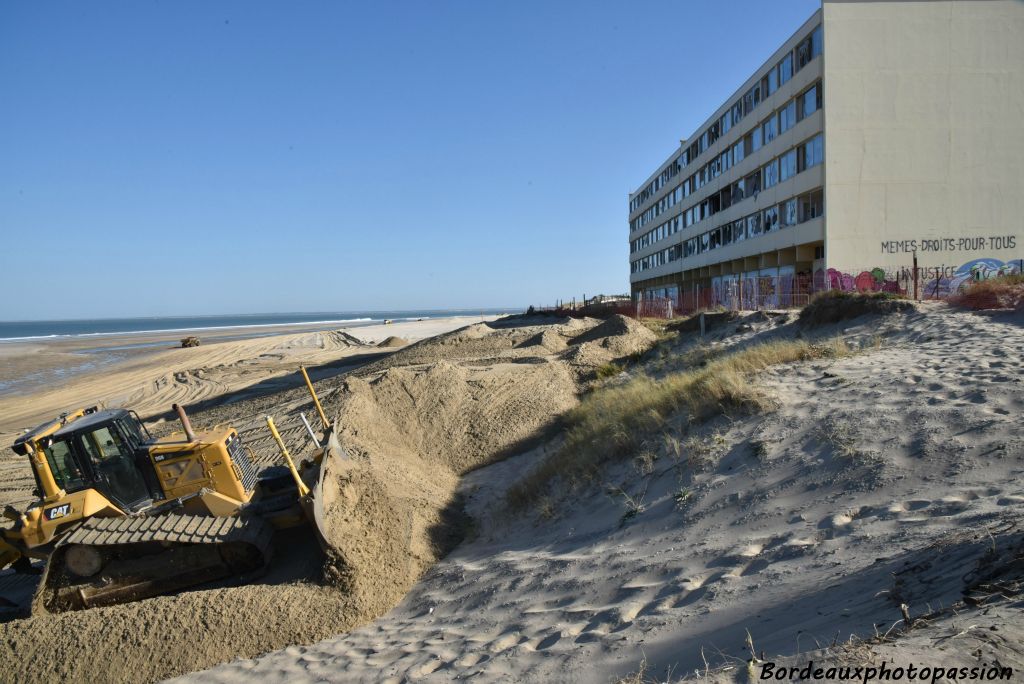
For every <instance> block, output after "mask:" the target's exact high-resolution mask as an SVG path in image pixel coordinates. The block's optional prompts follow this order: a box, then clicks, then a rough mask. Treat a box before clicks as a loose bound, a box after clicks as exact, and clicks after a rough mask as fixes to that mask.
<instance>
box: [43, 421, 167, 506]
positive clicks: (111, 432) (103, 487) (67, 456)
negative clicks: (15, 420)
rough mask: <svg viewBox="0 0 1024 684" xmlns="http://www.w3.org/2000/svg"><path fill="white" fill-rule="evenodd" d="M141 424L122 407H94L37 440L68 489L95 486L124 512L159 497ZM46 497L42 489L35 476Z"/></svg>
mask: <svg viewBox="0 0 1024 684" xmlns="http://www.w3.org/2000/svg"><path fill="white" fill-rule="evenodd" d="M144 430H145V428H144V427H143V426H142V424H141V422H140V421H139V420H138V418H137V417H135V416H134V415H132V414H131V413H129V412H128V411H126V410H124V409H114V410H107V411H97V412H94V413H91V414H88V415H85V416H83V417H81V418H79V419H77V420H74V421H72V422H70V423H68V424H67V425H65V426H64V427H62V428H60V429H59V430H57V431H56V432H54V433H53V434H52V435H50V436H48V437H45V438H43V439H42V440H41V441H40V447H41V448H42V450H43V453H44V454H45V457H46V465H47V466H48V467H49V469H50V472H51V474H52V475H53V480H54V482H55V483H56V485H57V487H58V488H59V489H63V490H64V491H65V492H67V493H69V494H70V493H72V492H76V491H80V490H83V489H95V490H97V491H99V492H100V493H101V494H103V495H104V496H106V497H107V498H108V499H109V500H110V501H111V502H113V503H115V504H116V505H117V506H118V507H119V508H121V509H122V510H124V511H136V510H139V509H140V508H143V507H145V506H147V505H148V504H150V503H151V502H152V501H153V499H154V498H155V497H158V496H159V487H158V486H157V488H156V490H154V485H157V483H156V482H155V481H154V480H155V478H152V477H150V478H147V477H146V474H148V473H151V472H152V468H151V467H147V465H148V464H146V461H145V460H143V459H146V455H147V452H146V449H145V447H144V446H143V445H144V444H145V442H146V439H145V437H144V432H143V431H144ZM36 479H37V484H38V486H39V488H40V490H41V491H42V493H43V495H44V497H49V496H53V495H55V494H56V492H48V491H45V487H44V482H45V480H41V479H40V478H39V477H38V473H37V474H36Z"/></svg>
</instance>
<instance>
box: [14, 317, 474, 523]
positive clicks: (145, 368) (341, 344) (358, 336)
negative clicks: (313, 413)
mask: <svg viewBox="0 0 1024 684" xmlns="http://www.w3.org/2000/svg"><path fill="white" fill-rule="evenodd" d="M493 318H494V317H493V316H491V317H485V318H484V319H483V320H493ZM480 320H482V319H481V317H480V316H452V317H445V318H429V319H424V320H421V321H402V322H397V323H392V324H389V325H384V324H379V325H369V326H361V327H352V328H339V329H324V328H323V327H322V326H315V325H314V326H310V325H302V326H275V327H273V328H265V327H261V328H254V329H244V328H240V329H239V328H236V329H232V330H228V331H203V332H202V338H201V339H202V345H201V346H199V347H192V348H188V349H183V348H181V346H180V339H181V338H182V337H184V336H186V335H187V334H188V333H187V332H178V331H175V332H172V333H159V334H141V335H109V336H96V337H88V338H74V339H60V340H44V341H33V342H13V343H4V344H0V383H4V382H9V383H17V384H16V386H15V387H14V388H12V389H8V390H5V391H3V392H0V444H2V445H4V453H3V455H2V456H0V506H3V505H6V504H13V505H15V506H16V507H19V508H21V507H23V506H24V505H25V504H27V503H28V502H29V501H30V500H31V495H30V494H29V492H30V490H31V489H32V484H31V481H32V476H31V473H30V472H29V470H28V467H27V463H25V461H24V459H22V458H16V457H15V456H14V454H13V453H12V452H10V451H9V450H8V449H7V448H6V447H7V446H9V445H10V444H12V443H13V442H14V440H15V438H16V437H17V436H18V435H19V434H21V433H22V432H23V431H24V430H26V429H30V428H32V427H34V426H36V425H38V424H39V423H41V422H43V421H45V420H49V419H51V418H54V417H55V416H57V415H59V414H60V413H61V412H63V411H70V410H74V409H77V408H81V407H87V406H95V405H100V406H106V407H118V406H120V407H125V408H130V409H133V410H135V411H137V412H138V413H139V414H140V415H141V416H142V417H143V418H144V419H152V418H156V422H159V421H163V420H165V417H164V416H165V415H166V414H168V413H169V412H170V408H171V405H172V404H174V403H178V404H181V405H183V406H186V407H193V406H197V405H198V404H200V403H202V404H203V406H204V407H209V406H210V405H211V404H216V403H219V402H228V401H231V402H235V401H241V400H244V399H246V398H249V397H252V396H256V395H259V394H267V393H274V392H279V391H281V390H283V389H287V388H289V387H296V386H298V385H299V384H300V383H301V382H302V380H301V378H299V377H298V375H297V374H296V372H295V371H296V370H298V367H299V365H300V364H302V365H305V366H306V367H307V369H308V372H309V374H310V377H311V378H313V379H314V380H319V379H322V378H325V377H330V376H331V375H334V374H336V373H341V372H344V371H346V370H350V369H351V368H354V367H358V366H359V365H361V364H365V363H367V362H369V361H372V360H374V359H377V358H380V357H382V356H385V355H387V354H389V353H391V352H393V351H394V350H395V349H396V347H393V346H387V347H380V348H378V347H377V346H376V345H377V344H378V343H380V342H382V341H384V340H386V339H387V338H389V337H400V338H402V339H404V340H406V341H409V342H413V341H416V340H421V339H424V338H427V337H433V336H435V335H438V334H440V333H443V332H447V331H450V330H454V329H456V328H460V327H463V326H465V325H468V324H470V323H472V322H475V321H480ZM269 333H274V334H269ZM247 334H259V335H261V336H260V337H252V338H249V339H237V338H238V337H239V336H244V335H247ZM137 345H157V346H145V347H142V346H137ZM126 347H127V348H126ZM108 356H114V360H111V361H105V360H104V359H105V358H106V357H108ZM89 364H91V365H92V366H94V367H90V368H85V369H83V368H82V367H83V366H84V365H89ZM168 417H169V416H168Z"/></svg>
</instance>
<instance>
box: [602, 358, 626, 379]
mask: <svg viewBox="0 0 1024 684" xmlns="http://www.w3.org/2000/svg"><path fill="white" fill-rule="evenodd" d="M624 370H626V368H625V367H624V366H621V365H619V364H617V363H613V362H608V363H602V364H601V365H600V366H598V367H597V370H596V371H595V374H596V375H597V378H598V380H605V379H607V378H614V377H615V376H616V375H618V374H619V373H621V372H622V371H624Z"/></svg>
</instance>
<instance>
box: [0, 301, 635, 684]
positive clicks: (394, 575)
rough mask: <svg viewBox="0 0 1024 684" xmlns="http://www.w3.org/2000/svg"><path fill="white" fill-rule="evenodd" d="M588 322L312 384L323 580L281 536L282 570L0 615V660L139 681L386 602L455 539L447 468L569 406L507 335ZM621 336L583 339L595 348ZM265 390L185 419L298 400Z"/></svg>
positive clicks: (459, 520)
mask: <svg viewBox="0 0 1024 684" xmlns="http://www.w3.org/2000/svg"><path fill="white" fill-rule="evenodd" d="M596 325H597V321H584V322H582V323H581V322H579V321H573V322H571V323H567V324H566V325H565V329H564V330H562V328H560V327H559V323H558V322H556V323H555V324H554V325H553V326H536V325H533V326H510V325H508V324H505V325H504V326H494V327H491V326H489V325H486V324H478V325H473V326H470V327H468V328H464V329H462V330H460V331H456V332H455V333H451V334H448V335H442V336H440V337H439V338H435V339H430V340H425V341H423V342H420V343H417V344H414V345H411V346H410V347H407V348H405V349H400V350H399V351H396V352H395V353H394V354H392V355H390V356H389V357H388V358H387V359H385V360H383V361H380V362H377V363H375V364H372V365H371V366H367V367H365V368H363V369H361V370H360V371H359V372H358V374H354V375H349V376H348V377H346V378H343V379H342V378H335V379H331V380H327V381H324V382H322V383H318V390H319V391H320V393H321V397H322V398H323V399H324V403H325V405H326V408H327V410H328V411H329V412H330V413H331V414H333V415H336V416H337V421H336V424H337V425H338V426H340V429H339V436H340V438H341V441H342V443H343V444H344V446H345V447H346V449H347V451H348V453H349V454H350V455H351V460H350V461H348V462H345V463H343V464H342V465H340V466H338V468H337V470H336V472H330V473H327V474H326V482H325V493H324V504H325V513H326V517H327V520H328V538H329V540H330V542H331V543H332V545H334V546H336V547H337V548H338V549H339V550H340V552H341V555H340V557H337V558H334V559H332V562H331V563H330V565H329V567H328V570H329V571H330V574H331V579H333V581H334V582H335V583H336V584H337V586H324V585H322V584H320V583H319V581H318V580H319V576H320V571H321V559H320V558H319V557H318V554H316V553H313V552H312V550H311V549H310V548H307V547H302V548H299V547H297V546H294V545H288V544H286V545H285V546H284V547H283V548H282V549H281V550H278V551H276V553H277V557H276V559H275V564H280V563H284V564H285V565H290V566H295V565H296V564H298V566H300V571H295V568H294V567H292V568H291V572H290V574H288V576H287V578H286V579H285V580H281V578H280V577H277V576H273V575H272V576H269V577H268V578H265V579H264V580H263V583H260V584H252V585H248V586H240V587H227V588H220V589H207V590H199V591H191V592H186V593H183V594H181V595H179V596H173V597H158V598H154V599H148V600H146V601H141V602H138V603H134V604H128V605H124V606H115V607H110V608H102V609H95V610H89V611H82V612H77V613H65V614H61V615H43V616H38V617H34V618H30V619H27V620H19V621H14V622H10V623H7V624H2V625H0V657H2V658H4V659H5V660H6V661H7V662H9V663H17V671H18V674H19V680H20V681H28V682H36V681H52V680H53V679H55V678H59V679H61V680H62V681H67V682H79V681H81V682H91V681H97V680H106V681H123V682H135V681H138V682H144V681H145V682H148V681H153V680H156V679H161V678H164V677H168V676H173V675H175V674H181V673H185V672H189V671H192V670H196V669H201V668H204V667H210V666H212V665H215V664H217V663H221V662H224V661H228V660H231V659H233V658H247V657H255V656H257V655H259V654H261V653H265V652H267V651H271V650H274V649H277V648H283V647H285V646H288V645H290V644H296V643H312V642H315V641H318V640H320V639H324V638H326V637H328V636H331V635H335V634H339V633H343V632H346V631H347V630H349V629H351V628H353V627H354V626H356V625H359V624H362V623H365V622H368V621H370V620H372V619H374V618H376V617H378V616H379V615H381V614H383V613H385V612H387V611H388V610H389V609H391V608H392V607H393V606H395V605H396V604H397V603H398V602H399V601H400V600H401V599H402V597H403V596H404V595H405V593H406V592H407V591H408V590H409V588H410V587H411V586H412V585H413V584H414V583H415V581H416V580H417V579H418V578H419V577H420V576H421V575H422V574H423V573H424V572H425V571H426V570H427V569H428V568H429V567H430V566H431V565H433V564H434V563H436V561H437V560H438V559H440V558H441V557H443V556H444V555H445V554H446V553H447V552H448V551H449V550H450V549H451V548H452V547H453V545H454V544H455V543H457V542H458V541H459V540H460V539H461V537H462V526H463V525H464V523H465V518H464V516H463V515H462V511H461V505H460V502H459V498H458V497H457V496H456V489H457V486H458V482H459V476H460V475H461V474H462V473H465V472H467V471H469V470H472V469H474V468H477V467H479V466H481V465H484V464H486V463H489V462H492V461H494V460H495V459H498V458H501V457H503V456H506V455H508V454H511V453H516V452H518V451H521V450H524V449H526V448H527V447H528V446H529V444H530V443H531V442H532V441H533V440H536V439H540V438H542V437H543V436H544V435H545V429H546V428H547V426H548V425H549V424H550V423H551V421H552V420H553V419H554V418H555V417H557V415H558V414H560V413H561V412H563V411H565V410H566V409H568V408H570V407H572V406H573V405H575V403H576V396H577V393H578V391H579V390H580V386H579V385H578V383H577V381H576V374H575V373H574V372H572V370H571V369H570V367H569V366H568V365H567V364H566V363H564V362H563V361H562V360H560V359H559V358H557V356H556V355H553V354H552V353H551V350H549V349H547V348H545V347H543V346H536V345H535V346H532V347H528V348H521V347H517V345H519V344H521V343H522V342H523V341H525V340H526V339H528V338H531V337H535V336H537V335H538V334H541V335H543V334H544V333H545V331H546V330H547V331H555V330H561V331H562V332H555V333H553V334H560V335H562V334H564V335H565V336H566V337H568V336H570V334H572V335H578V334H579V333H580V331H581V330H587V329H590V328H593V327H595V326H596ZM609 330H610V332H615V331H620V330H621V331H622V332H619V333H617V334H621V335H623V336H627V337H628V336H631V335H636V334H638V333H637V332H636V331H631V330H630V329H628V326H627V327H623V326H621V325H619V327H616V328H614V330H613V329H611V328H609ZM639 334H641V335H642V333H639ZM633 344H634V343H633V342H629V343H621V344H620V343H617V342H616V343H609V344H607V345H605V344H604V338H602V337H600V336H592V340H591V341H589V342H587V345H588V346H593V347H594V348H595V349H602V350H605V351H604V353H605V354H606V355H607V354H609V353H611V352H609V351H607V350H609V349H619V348H626V347H629V348H633V347H632V346H631V345H633ZM276 397H277V399H276V403H275V402H274V401H271V399H272V397H271V396H267V395H264V396H260V397H256V398H253V399H247V400H244V401H239V402H237V403H233V404H230V405H221V406H215V407H213V408H211V409H210V410H208V411H205V412H202V411H196V412H195V413H194V414H193V422H194V423H196V424H197V425H203V424H212V423H215V422H229V423H232V424H239V423H240V422H244V421H245V420H250V419H252V416H253V415H259V414H261V413H264V412H273V413H274V414H275V416H278V417H280V419H281V421H282V422H283V421H284V419H285V416H290V415H292V414H297V412H299V411H305V412H307V413H309V412H310V411H311V406H310V403H309V400H308V395H305V396H304V394H303V392H302V391H301V390H294V389H292V390H287V391H283V392H280V393H279V394H278V395H276ZM293 535H294V533H293V532H288V533H287V534H286V535H285V536H293ZM312 548H313V549H315V546H314V547H312ZM272 572H273V570H272ZM274 582H277V583H274ZM26 654H31V655H30V656H29V655H26Z"/></svg>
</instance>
